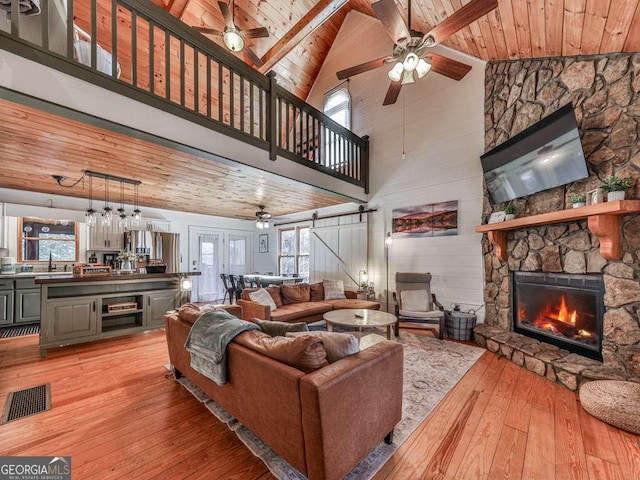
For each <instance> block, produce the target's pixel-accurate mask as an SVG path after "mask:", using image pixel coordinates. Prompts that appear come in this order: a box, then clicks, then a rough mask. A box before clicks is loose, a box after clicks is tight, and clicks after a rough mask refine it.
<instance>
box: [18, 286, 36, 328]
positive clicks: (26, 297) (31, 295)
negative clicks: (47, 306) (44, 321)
mask: <svg viewBox="0 0 640 480" xmlns="http://www.w3.org/2000/svg"><path fill="white" fill-rule="evenodd" d="M15 282H16V283H15V286H16V290H15V298H14V300H15V313H14V317H13V321H14V322H15V323H37V322H39V321H40V287H39V286H38V285H36V282H35V278H19V279H17V280H16V281H15Z"/></svg>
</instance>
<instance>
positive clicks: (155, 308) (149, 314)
mask: <svg viewBox="0 0 640 480" xmlns="http://www.w3.org/2000/svg"><path fill="white" fill-rule="evenodd" d="M179 297H180V292H179V291H176V290H163V291H159V292H151V293H148V294H146V295H145V300H144V317H145V325H146V326H148V327H151V326H157V325H162V324H164V314H165V313H167V311H168V310H175V309H176V308H177V306H178V301H179Z"/></svg>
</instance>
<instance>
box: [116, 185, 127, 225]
mask: <svg viewBox="0 0 640 480" xmlns="http://www.w3.org/2000/svg"><path fill="white" fill-rule="evenodd" d="M127 223H128V222H127V214H126V213H124V182H120V208H118V227H120V228H123V229H124V228H127Z"/></svg>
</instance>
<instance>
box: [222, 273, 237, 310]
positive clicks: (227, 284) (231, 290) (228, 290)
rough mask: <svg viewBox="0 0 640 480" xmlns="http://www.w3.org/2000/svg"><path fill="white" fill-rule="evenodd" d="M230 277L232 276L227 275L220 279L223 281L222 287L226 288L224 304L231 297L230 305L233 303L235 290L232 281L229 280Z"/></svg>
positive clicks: (223, 274) (223, 298) (224, 274)
mask: <svg viewBox="0 0 640 480" xmlns="http://www.w3.org/2000/svg"><path fill="white" fill-rule="evenodd" d="M230 276H231V275H227V274H226V273H221V274H220V279H221V280H222V285H223V287H224V296H223V297H222V303H224V301H225V300H226V299H227V296H228V297H229V303H230V304H231V303H233V295H234V288H233V287H232V285H231V281H230V279H229V277H230Z"/></svg>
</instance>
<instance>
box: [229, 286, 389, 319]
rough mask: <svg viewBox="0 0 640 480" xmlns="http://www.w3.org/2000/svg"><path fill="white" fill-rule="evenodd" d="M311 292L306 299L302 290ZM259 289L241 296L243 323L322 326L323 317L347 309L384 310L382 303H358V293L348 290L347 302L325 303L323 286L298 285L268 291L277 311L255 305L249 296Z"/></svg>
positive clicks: (245, 290) (343, 300) (346, 293)
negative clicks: (285, 323) (381, 306)
mask: <svg viewBox="0 0 640 480" xmlns="http://www.w3.org/2000/svg"><path fill="white" fill-rule="evenodd" d="M302 289H308V290H309V292H308V294H307V295H306V296H305V295H304V294H299V290H302ZM256 290H257V288H245V289H244V290H243V291H242V293H241V294H240V298H239V299H238V301H237V304H238V305H240V306H241V307H242V312H243V317H242V318H243V320H251V319H252V318H260V319H262V320H276V321H278V322H290V323H291V322H294V323H295V322H306V323H313V322H319V321H320V320H322V319H323V315H324V314H325V313H327V312H329V311H331V310H339V309H346V308H364V309H367V310H380V303H379V302H372V301H368V300H358V299H357V292H354V291H351V290H345V292H344V294H345V296H346V297H347V298H346V299H336V300H325V299H324V287H323V286H322V283H312V284H306V283H298V284H296V285H277V286H273V287H267V288H265V290H267V292H269V294H270V295H271V298H272V299H273V301H274V302H275V304H276V309H275V310H274V311H272V310H271V308H269V306H268V305H262V304H260V303H257V302H253V301H251V299H250V298H249V294H250V293H251V292H255V291H256Z"/></svg>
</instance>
